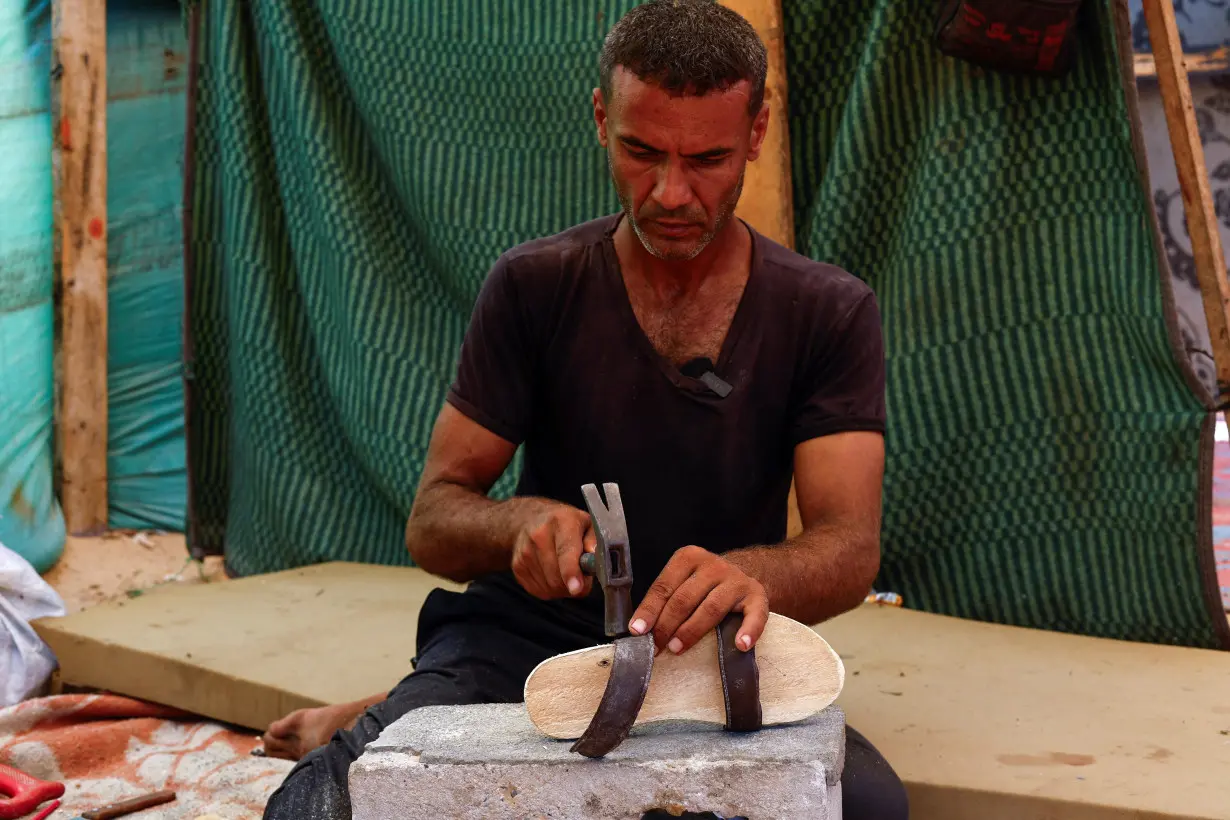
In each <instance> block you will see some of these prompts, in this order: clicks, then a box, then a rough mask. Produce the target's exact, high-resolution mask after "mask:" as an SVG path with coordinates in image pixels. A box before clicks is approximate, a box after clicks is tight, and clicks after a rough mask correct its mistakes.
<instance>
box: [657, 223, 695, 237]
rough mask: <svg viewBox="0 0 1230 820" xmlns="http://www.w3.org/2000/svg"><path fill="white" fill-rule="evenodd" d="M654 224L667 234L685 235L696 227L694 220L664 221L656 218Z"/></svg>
mask: <svg viewBox="0 0 1230 820" xmlns="http://www.w3.org/2000/svg"><path fill="white" fill-rule="evenodd" d="M654 225H656V226H657V228H658V230H659V231H660V232H662V233H664V234H666V235H667V236H684V235H685V234H687V233H688V232H689V231H691V230H692V229H693V228H695V227H696V225H695V224H694V223H692V222H662V221H659V220H655V221H654Z"/></svg>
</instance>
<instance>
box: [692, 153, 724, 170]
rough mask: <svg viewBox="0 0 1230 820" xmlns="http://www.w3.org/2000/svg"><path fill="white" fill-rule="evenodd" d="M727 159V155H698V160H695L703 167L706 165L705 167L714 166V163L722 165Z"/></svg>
mask: <svg viewBox="0 0 1230 820" xmlns="http://www.w3.org/2000/svg"><path fill="white" fill-rule="evenodd" d="M725 161H726V157H725V156H721V157H697V158H696V160H695V162H696V164H697V165H700V166H701V167H705V168H708V167H712V166H714V165H721V164H722V163H723V162H725Z"/></svg>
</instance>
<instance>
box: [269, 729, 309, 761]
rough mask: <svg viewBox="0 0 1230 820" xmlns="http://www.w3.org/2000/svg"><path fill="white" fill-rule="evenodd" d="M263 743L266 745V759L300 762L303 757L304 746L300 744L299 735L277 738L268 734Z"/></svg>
mask: <svg viewBox="0 0 1230 820" xmlns="http://www.w3.org/2000/svg"><path fill="white" fill-rule="evenodd" d="M261 741H262V742H263V743H264V744H265V757H277V758H280V759H282V760H299V758H301V757H303V744H301V743H300V742H299V737H298V735H288V736H283V737H277V736H274V735H271V734H269V733H268V732H266V733H265V735H264V736H263V737H261Z"/></svg>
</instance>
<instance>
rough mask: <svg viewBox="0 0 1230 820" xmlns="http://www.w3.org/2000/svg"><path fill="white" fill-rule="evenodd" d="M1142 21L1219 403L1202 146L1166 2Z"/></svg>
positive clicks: (1221, 342)
mask: <svg viewBox="0 0 1230 820" xmlns="http://www.w3.org/2000/svg"><path fill="white" fill-rule="evenodd" d="M1144 12H1145V21H1146V23H1147V24H1148V26H1149V40H1150V42H1151V43H1152V47H1153V62H1154V66H1155V67H1156V72H1157V83H1158V88H1159V90H1160V92H1161V95H1162V106H1163V108H1164V109H1165V112H1166V126H1167V129H1168V130H1169V131H1170V146H1171V149H1172V150H1173V151H1174V161H1175V167H1176V169H1177V170H1178V176H1179V189H1180V190H1181V191H1182V193H1183V212H1184V214H1185V216H1186V217H1187V233H1188V235H1189V236H1190V237H1191V242H1192V256H1193V257H1195V263H1196V279H1197V281H1199V283H1200V294H1201V297H1202V298H1203V300H1204V315H1205V319H1206V320H1207V321H1208V325H1209V340H1210V342H1211V344H1212V347H1213V363H1214V367H1215V369H1216V371H1217V391H1218V396H1217V397H1215V398H1216V400H1217V402H1218V403H1219V404H1220V402H1221V398H1222V396H1224V395H1225V394H1226V392H1227V390H1230V286H1228V285H1227V282H1226V260H1225V257H1224V256H1223V254H1222V246H1221V233H1220V232H1219V230H1218V223H1217V215H1216V212H1215V210H1214V208H1213V196H1212V193H1211V191H1210V189H1209V177H1208V172H1207V170H1206V167H1205V159H1204V146H1203V145H1202V144H1201V142H1200V129H1199V128H1198V127H1197V125H1196V112H1195V109H1194V108H1193V107H1192V89H1191V86H1190V85H1189V84H1188V78H1187V68H1186V67H1185V66H1184V60H1183V47H1182V43H1181V42H1180V40H1179V26H1178V23H1177V22H1176V21H1175V13H1174V6H1173V4H1172V3H1171V0H1144Z"/></svg>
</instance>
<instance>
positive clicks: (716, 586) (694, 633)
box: [628, 546, 769, 655]
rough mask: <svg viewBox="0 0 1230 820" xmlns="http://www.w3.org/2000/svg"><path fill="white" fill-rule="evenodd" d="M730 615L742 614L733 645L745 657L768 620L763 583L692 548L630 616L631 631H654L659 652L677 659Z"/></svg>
mask: <svg viewBox="0 0 1230 820" xmlns="http://www.w3.org/2000/svg"><path fill="white" fill-rule="evenodd" d="M731 612H741V613H743V623H742V625H741V626H740V627H739V634H738V636H737V637H736V638H735V646H737V647H738V648H739V649H741V650H743V651H745V652H746V651H747V650H749V649H751V648H752V647H753V646H755V645H756V641H758V640H759V639H760V633H761V632H763V631H764V626H765V622H766V621H768V619H769V596H768V595H767V594H766V593H765V589H764V587H763V586H762V585H761V584H760V582H759V581H757V580H756V579H755V578H752V577H751V576H749V575H747V574H746V573H745V572H743V570H741V569H739V567H737V566H735V565H734V564H733V563H731V562H730V561H727V560H726V559H724V558H722V557H721V556H720V555H715V554H713V553H712V552H709V551H708V550H705V549H701V548H700V547H695V546H689V547H684V548H683V549H680V550H678V551H676V552H675V554H674V555H673V556H671V560H670V561H669V562H668V563H667V565H666V568H665V569H663V570H662V574H661V575H659V576H658V578H657V580H655V581H654V582H653V585H652V586H651V587H650V588H649V592H647V593H646V594H645V600H643V601H642V602H641V605H640V606H639V607H637V610H636V612H634V613H632V618H631V620H630V621H629V626H628V629H629V631H631V632H632V634H634V635H644V634H645V633H646V632H647V631H649V630H651V629H652V630H653V634H654V642H655V643H656V644H657V647H658V650H659V651H661V650H662V649H663V648H666V649H669V650H670V651H671V652H674V653H675V654H676V655H678V654H680V653H681V652H684V651H686V650H687V649H689V648H691V647H692V646H693V645H694V644H695V643H696V642H697V641H699V640H700V639H701V638H702V637H703V636H704V635H705V633H706V632H708V631H710V630H711V629H713V628H714V627H716V626H717V625H718V624H719V623H721V622H722V619H723V618H725V617H726V616H727V615H728V614H730V613H731Z"/></svg>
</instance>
